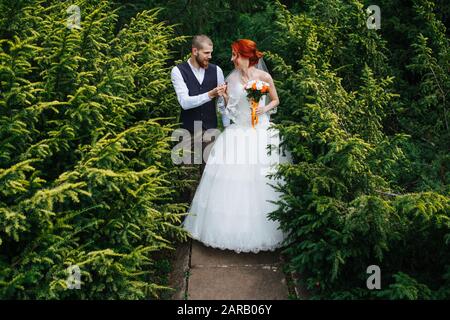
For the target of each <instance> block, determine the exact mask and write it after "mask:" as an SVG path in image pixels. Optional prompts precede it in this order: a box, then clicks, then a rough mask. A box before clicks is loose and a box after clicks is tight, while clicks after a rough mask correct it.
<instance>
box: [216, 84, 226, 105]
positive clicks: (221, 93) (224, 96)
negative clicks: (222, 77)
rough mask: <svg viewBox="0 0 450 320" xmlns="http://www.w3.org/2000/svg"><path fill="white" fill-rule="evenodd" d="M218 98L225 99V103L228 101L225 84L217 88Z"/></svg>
mask: <svg viewBox="0 0 450 320" xmlns="http://www.w3.org/2000/svg"><path fill="white" fill-rule="evenodd" d="M219 88H220V89H219V91H218V93H219V96H221V97H223V98H224V99H225V101H228V90H227V89H228V87H227V85H226V84H223V85H221V86H220V87H219Z"/></svg>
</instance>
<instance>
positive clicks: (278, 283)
mask: <svg viewBox="0 0 450 320" xmlns="http://www.w3.org/2000/svg"><path fill="white" fill-rule="evenodd" d="M171 282H172V286H174V287H175V288H176V289H177V291H176V293H175V294H174V296H173V299H177V300H183V299H187V300H199V299H204V300H222V299H223V300H231V299H236V300H255V299H261V300H286V299H289V290H288V286H287V280H286V278H285V275H284V273H283V272H282V269H281V260H280V251H275V252H270V251H266V252H259V253H257V254H255V253H236V252H234V251H231V250H220V249H214V248H211V247H207V246H205V245H203V244H202V243H201V242H198V241H196V240H193V241H189V242H188V243H185V244H182V245H181V246H180V247H179V248H178V250H177V254H176V259H175V263H174V272H173V273H172V275H171Z"/></svg>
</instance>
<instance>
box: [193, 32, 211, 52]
mask: <svg viewBox="0 0 450 320" xmlns="http://www.w3.org/2000/svg"><path fill="white" fill-rule="evenodd" d="M204 44H209V45H210V46H212V45H213V43H212V41H211V39H210V38H209V37H208V36H205V35H204V34H198V35H196V36H194V37H193V38H192V48H197V49H203V45H204Z"/></svg>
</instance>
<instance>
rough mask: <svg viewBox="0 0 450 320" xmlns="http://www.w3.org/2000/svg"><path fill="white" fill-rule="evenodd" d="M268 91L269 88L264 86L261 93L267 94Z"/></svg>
mask: <svg viewBox="0 0 450 320" xmlns="http://www.w3.org/2000/svg"><path fill="white" fill-rule="evenodd" d="M267 91H269V87H268V86H263V87H262V89H261V93H266V92H267Z"/></svg>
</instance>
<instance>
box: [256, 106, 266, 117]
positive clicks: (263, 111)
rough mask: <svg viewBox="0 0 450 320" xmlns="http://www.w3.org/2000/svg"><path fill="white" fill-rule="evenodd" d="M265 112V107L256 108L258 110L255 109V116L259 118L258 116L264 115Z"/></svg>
mask: <svg viewBox="0 0 450 320" xmlns="http://www.w3.org/2000/svg"><path fill="white" fill-rule="evenodd" d="M266 112H267V108H266V106H262V107H258V108H257V109H256V115H257V116H260V115H262V114H264V113H266Z"/></svg>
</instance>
